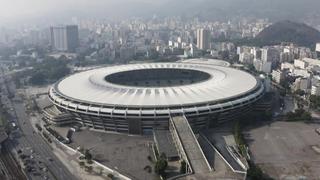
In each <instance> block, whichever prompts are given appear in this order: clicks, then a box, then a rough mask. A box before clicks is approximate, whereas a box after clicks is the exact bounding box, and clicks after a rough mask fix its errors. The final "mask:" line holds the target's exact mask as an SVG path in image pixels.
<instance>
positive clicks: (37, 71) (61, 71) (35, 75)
mask: <svg viewBox="0 0 320 180" xmlns="http://www.w3.org/2000/svg"><path fill="white" fill-rule="evenodd" d="M69 73H70V69H69V68H68V67H67V61H66V60H56V59H54V58H47V59H45V60H44V61H43V62H41V63H38V64H35V65H34V67H33V69H32V70H30V71H29V72H28V75H30V80H29V82H30V83H31V84H33V85H41V84H44V83H46V82H52V81H56V80H58V79H60V78H62V77H64V76H66V75H67V74H69Z"/></svg>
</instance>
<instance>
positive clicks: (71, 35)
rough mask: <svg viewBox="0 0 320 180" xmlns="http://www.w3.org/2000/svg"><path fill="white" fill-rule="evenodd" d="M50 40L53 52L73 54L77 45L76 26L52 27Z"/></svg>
mask: <svg viewBox="0 0 320 180" xmlns="http://www.w3.org/2000/svg"><path fill="white" fill-rule="evenodd" d="M50 40H51V46H52V48H53V49H54V50H57V51H68V52H74V51H75V50H76V48H77V47H78V45H79V32H78V26H76V25H67V26H52V27H50Z"/></svg>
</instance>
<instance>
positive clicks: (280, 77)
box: [272, 70, 285, 84]
mask: <svg viewBox="0 0 320 180" xmlns="http://www.w3.org/2000/svg"><path fill="white" fill-rule="evenodd" d="M284 79H285V73H284V72H283V71H280V70H273V71H272V80H274V81H275V82H276V83H278V84H280V83H281V82H282V81H284Z"/></svg>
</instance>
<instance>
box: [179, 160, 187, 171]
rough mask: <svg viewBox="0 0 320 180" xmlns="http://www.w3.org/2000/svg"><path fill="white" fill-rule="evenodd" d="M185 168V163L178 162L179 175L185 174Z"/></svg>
mask: <svg viewBox="0 0 320 180" xmlns="http://www.w3.org/2000/svg"><path fill="white" fill-rule="evenodd" d="M186 168H187V163H186V162H185V161H184V160H182V161H181V162H180V173H181V174H185V173H186V171H187V170H186Z"/></svg>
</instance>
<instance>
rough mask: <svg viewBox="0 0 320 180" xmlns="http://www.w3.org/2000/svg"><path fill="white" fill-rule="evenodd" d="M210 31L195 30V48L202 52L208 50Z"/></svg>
mask: <svg viewBox="0 0 320 180" xmlns="http://www.w3.org/2000/svg"><path fill="white" fill-rule="evenodd" d="M209 43H210V31H208V30H206V29H198V30H197V47H198V48H199V49H202V50H207V49H209V48H210V47H209Z"/></svg>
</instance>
